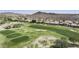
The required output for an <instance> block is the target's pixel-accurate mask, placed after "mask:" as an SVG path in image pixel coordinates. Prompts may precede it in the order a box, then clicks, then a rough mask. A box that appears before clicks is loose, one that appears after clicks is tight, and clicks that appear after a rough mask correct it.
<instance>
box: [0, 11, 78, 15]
mask: <svg viewBox="0 0 79 59" xmlns="http://www.w3.org/2000/svg"><path fill="white" fill-rule="evenodd" d="M38 11H41V12H47V13H59V14H79V10H0V13H4V12H13V13H21V14H33V13H35V12H38Z"/></svg>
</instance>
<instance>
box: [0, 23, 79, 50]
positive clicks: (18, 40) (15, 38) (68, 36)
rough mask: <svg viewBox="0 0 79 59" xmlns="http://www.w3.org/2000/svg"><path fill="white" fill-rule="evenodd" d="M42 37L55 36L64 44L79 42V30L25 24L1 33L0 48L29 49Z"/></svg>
mask: <svg viewBox="0 0 79 59" xmlns="http://www.w3.org/2000/svg"><path fill="white" fill-rule="evenodd" d="M72 30H73V31H72ZM40 36H53V37H56V38H57V39H58V40H63V41H64V42H65V41H70V42H72V43H74V42H79V28H75V29H74V28H70V27H64V26H57V25H46V24H33V23H24V24H23V25H22V26H21V27H19V28H12V29H6V30H2V31H0V47H15V48H17V47H18V48H19V47H27V46H29V45H31V43H32V42H34V41H36V39H37V38H38V37H40ZM59 42H60V41H59ZM64 44H66V43H64ZM64 44H63V45H64ZM66 45H67V44H66ZM51 46H52V45H51ZM54 47H55V46H54ZM64 47H67V46H64Z"/></svg>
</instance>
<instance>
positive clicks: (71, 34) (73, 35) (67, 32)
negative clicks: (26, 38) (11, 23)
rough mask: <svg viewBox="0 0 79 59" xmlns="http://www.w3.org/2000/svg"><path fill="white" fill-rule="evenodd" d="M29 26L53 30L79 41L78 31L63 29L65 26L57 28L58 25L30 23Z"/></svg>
mask: <svg viewBox="0 0 79 59" xmlns="http://www.w3.org/2000/svg"><path fill="white" fill-rule="evenodd" d="M30 27H33V28H39V29H46V30H49V31H53V32H56V33H59V34H61V35H64V36H67V37H69V40H70V41H73V42H74V41H78V42H79V33H77V32H73V31H70V30H69V29H65V27H61V28H59V27H55V26H43V25H31V26H30Z"/></svg>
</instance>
